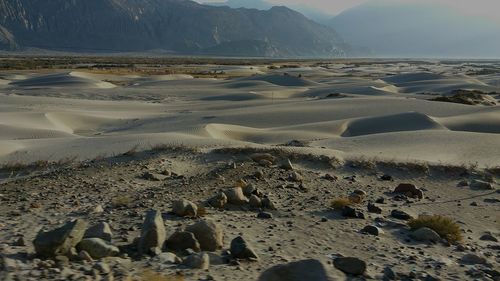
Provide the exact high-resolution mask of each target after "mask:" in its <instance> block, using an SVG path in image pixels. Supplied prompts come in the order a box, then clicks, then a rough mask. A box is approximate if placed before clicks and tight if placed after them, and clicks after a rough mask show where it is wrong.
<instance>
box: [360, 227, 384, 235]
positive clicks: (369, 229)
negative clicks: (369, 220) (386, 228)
mask: <svg viewBox="0 0 500 281" xmlns="http://www.w3.org/2000/svg"><path fill="white" fill-rule="evenodd" d="M361 233H367V234H370V235H375V236H379V235H380V234H381V233H382V230H381V229H380V228H378V227H376V226H374V225H367V226H365V227H364V228H363V229H362V230H361Z"/></svg>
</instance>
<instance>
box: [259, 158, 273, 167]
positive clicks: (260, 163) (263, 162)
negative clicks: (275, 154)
mask: <svg viewBox="0 0 500 281" xmlns="http://www.w3.org/2000/svg"><path fill="white" fill-rule="evenodd" d="M259 165H261V166H262V167H271V166H272V165H273V162H271V161H268V160H266V159H262V160H260V161H259Z"/></svg>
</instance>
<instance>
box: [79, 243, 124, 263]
mask: <svg viewBox="0 0 500 281" xmlns="http://www.w3.org/2000/svg"><path fill="white" fill-rule="evenodd" d="M76 249H77V250H78V251H85V252H87V253H88V254H89V255H90V256H91V257H92V258H93V259H101V258H104V257H113V256H117V255H118V254H119V253H120V250H119V249H118V248H117V247H115V246H113V245H111V244H109V243H108V242H106V241H105V240H102V239H100V238H85V239H83V240H82V241H80V243H78V245H76Z"/></svg>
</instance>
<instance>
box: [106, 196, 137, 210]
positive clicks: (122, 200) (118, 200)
mask: <svg viewBox="0 0 500 281" xmlns="http://www.w3.org/2000/svg"><path fill="white" fill-rule="evenodd" d="M132 201H133V200H132V198H131V197H130V196H127V195H123V196H118V197H114V198H113V199H112V200H111V205H113V207H115V208H119V207H127V206H129V205H130V204H131V203H132Z"/></svg>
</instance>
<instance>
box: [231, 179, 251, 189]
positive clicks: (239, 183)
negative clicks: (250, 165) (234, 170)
mask: <svg viewBox="0 0 500 281" xmlns="http://www.w3.org/2000/svg"><path fill="white" fill-rule="evenodd" d="M234 186H235V187H241V188H242V189H243V188H245V187H247V186H248V183H247V182H246V181H245V180H244V179H239V180H237V181H236V183H235V185H234Z"/></svg>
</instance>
